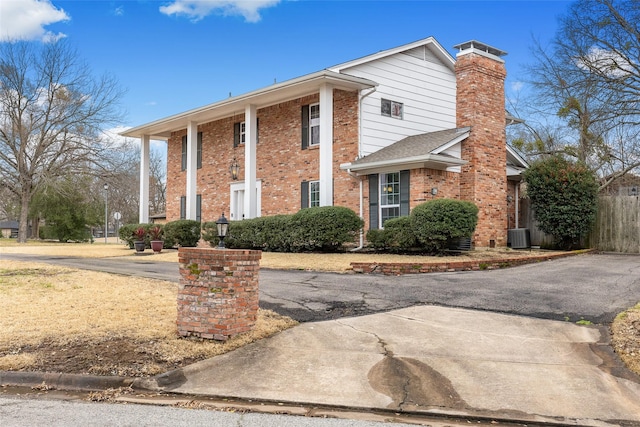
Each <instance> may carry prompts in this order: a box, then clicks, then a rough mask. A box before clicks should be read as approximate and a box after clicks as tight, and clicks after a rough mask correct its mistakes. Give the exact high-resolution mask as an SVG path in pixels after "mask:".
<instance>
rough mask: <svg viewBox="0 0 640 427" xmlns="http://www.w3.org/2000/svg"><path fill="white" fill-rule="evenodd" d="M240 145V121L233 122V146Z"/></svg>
mask: <svg viewBox="0 0 640 427" xmlns="http://www.w3.org/2000/svg"><path fill="white" fill-rule="evenodd" d="M238 145H240V122H238V123H234V124H233V148H235V147H237V146H238Z"/></svg>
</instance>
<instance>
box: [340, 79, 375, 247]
mask: <svg viewBox="0 0 640 427" xmlns="http://www.w3.org/2000/svg"><path fill="white" fill-rule="evenodd" d="M376 90H377V88H376V87H374V88H372V89H371V90H370V91H369V92H367V93H365V94H364V95H362V93H361V94H360V95H359V99H358V158H360V157H362V100H363V99H365V98H366V97H367V96H369V95H371V94H372V93H373V92H375V91H376ZM347 172H348V173H349V175H351V176H352V177H354V178H359V180H360V182H359V184H360V218H362V219H363V220H364V194H363V188H362V185H363V184H362V177H359V176H358V175H355V174H354V173H352V172H351V170H347ZM363 247H364V229H360V244H359V245H358V247H357V248H353V249H351V252H357V251H359V250H361V249H362V248H363Z"/></svg>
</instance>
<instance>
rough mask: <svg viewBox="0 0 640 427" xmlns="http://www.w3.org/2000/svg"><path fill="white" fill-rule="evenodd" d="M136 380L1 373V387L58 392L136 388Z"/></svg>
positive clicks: (35, 373)
mask: <svg viewBox="0 0 640 427" xmlns="http://www.w3.org/2000/svg"><path fill="white" fill-rule="evenodd" d="M135 383H136V378H126V377H117V376H104V377H100V376H96V375H82V374H63V373H52V372H14V371H0V385H9V386H22V387H40V386H47V387H51V388H55V389H58V390H82V391H100V390H106V389H109V388H119V387H134V385H135Z"/></svg>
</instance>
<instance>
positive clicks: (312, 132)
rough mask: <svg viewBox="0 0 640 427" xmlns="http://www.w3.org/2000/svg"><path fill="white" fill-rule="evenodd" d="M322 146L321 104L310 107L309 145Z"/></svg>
mask: <svg viewBox="0 0 640 427" xmlns="http://www.w3.org/2000/svg"><path fill="white" fill-rule="evenodd" d="M318 144H320V104H313V105H310V106H309V145H318Z"/></svg>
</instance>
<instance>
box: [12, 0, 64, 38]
mask: <svg viewBox="0 0 640 427" xmlns="http://www.w3.org/2000/svg"><path fill="white" fill-rule="evenodd" d="M69 19H71V18H70V17H69V15H67V13H66V12H65V11H64V10H62V9H58V8H56V7H55V6H54V5H52V4H51V2H49V1H48V0H2V1H0V41H11V40H42V41H45V42H51V41H55V40H58V39H61V38H63V37H66V35H65V34H63V33H57V34H55V33H53V32H51V31H47V30H46V29H45V27H46V26H47V25H50V24H54V23H56V22H63V21H68V20H69Z"/></svg>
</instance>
